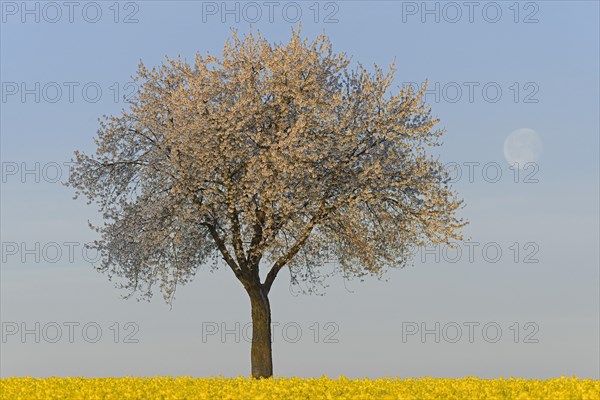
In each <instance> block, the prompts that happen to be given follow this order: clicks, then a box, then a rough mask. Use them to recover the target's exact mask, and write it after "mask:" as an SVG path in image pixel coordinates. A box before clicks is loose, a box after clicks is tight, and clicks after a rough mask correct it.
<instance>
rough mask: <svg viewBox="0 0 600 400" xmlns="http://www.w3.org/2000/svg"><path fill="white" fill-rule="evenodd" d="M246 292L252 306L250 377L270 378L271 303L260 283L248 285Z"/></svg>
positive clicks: (271, 366)
mask: <svg viewBox="0 0 600 400" xmlns="http://www.w3.org/2000/svg"><path fill="white" fill-rule="evenodd" d="M247 292H248V295H249V296H250V305H251V306H252V350H251V355H250V358H251V363H252V377H253V378H270V377H271V376H273V354H272V351H271V305H270V304H269V298H268V295H267V292H266V291H265V289H264V288H263V287H262V285H260V283H258V284H254V285H251V286H249V287H248V288H247Z"/></svg>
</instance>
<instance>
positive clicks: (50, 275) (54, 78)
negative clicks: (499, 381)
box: [0, 1, 600, 379]
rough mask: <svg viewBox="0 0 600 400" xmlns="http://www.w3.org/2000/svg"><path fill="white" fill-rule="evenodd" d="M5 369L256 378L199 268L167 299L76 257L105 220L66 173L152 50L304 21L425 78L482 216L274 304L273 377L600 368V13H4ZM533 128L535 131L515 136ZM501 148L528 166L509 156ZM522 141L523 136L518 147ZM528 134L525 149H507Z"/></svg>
mask: <svg viewBox="0 0 600 400" xmlns="http://www.w3.org/2000/svg"><path fill="white" fill-rule="evenodd" d="M0 8H1V12H2V13H1V18H2V20H1V25H0V49H1V50H0V75H1V76H0V81H1V84H2V92H1V96H2V98H1V102H0V106H1V115H0V131H1V140H0V145H1V151H0V156H1V166H2V177H1V178H2V181H1V184H2V187H1V196H0V200H1V229H0V234H1V245H2V255H1V257H2V259H1V263H2V266H1V271H0V280H1V282H0V290H1V293H0V301H1V302H0V313H1V315H0V320H1V322H2V341H1V342H0V346H1V352H0V354H1V356H0V376H2V377H8V376H40V377H44V376H126V375H131V376H154V375H192V376H211V375H213V376H215V375H223V376H240V375H243V376H247V375H249V373H250V357H249V356H250V343H249V337H248V336H249V332H250V330H248V329H247V328H248V323H249V322H250V305H249V301H248V299H247V295H246V294H245V293H244V291H243V289H242V287H241V285H240V284H239V283H238V282H237V281H236V280H235V279H234V277H233V275H232V274H231V271H230V270H228V269H225V268H221V269H220V270H218V271H216V272H213V273H211V272H209V268H208V267H207V268H203V269H201V270H200V271H199V272H198V274H197V275H196V277H195V279H194V281H193V282H192V283H190V284H188V285H187V286H183V287H179V288H178V290H177V295H176V299H175V301H174V303H173V306H172V307H170V306H169V305H166V304H165V303H164V302H163V300H162V296H161V295H160V293H157V294H156V295H155V296H154V298H153V299H152V301H151V302H149V303H148V302H138V301H136V300H135V299H129V300H124V299H121V296H122V295H123V294H125V293H124V292H123V291H120V290H119V289H117V288H115V287H114V282H110V281H109V280H108V278H107V277H106V276H105V275H103V274H101V273H98V272H96V271H95V270H94V267H93V264H94V261H95V260H96V259H97V255H96V254H94V253H93V252H91V251H87V250H85V249H84V247H83V246H84V244H85V243H87V242H90V241H92V240H94V239H95V238H96V236H95V235H96V234H95V233H94V232H93V231H91V230H90V229H89V228H88V225H87V224H88V221H96V222H98V221H100V217H99V215H98V213H97V210H96V209H95V207H94V206H92V205H87V204H86V202H85V200H84V199H78V200H73V199H72V197H73V195H74V193H73V191H72V189H70V188H67V187H64V186H63V185H62V184H61V182H64V181H65V180H66V179H67V178H68V174H69V161H70V160H71V158H72V157H73V151H74V150H75V149H80V150H84V151H87V152H91V151H93V149H94V144H93V138H94V135H95V132H96V129H97V128H98V120H97V119H98V118H99V117H101V116H102V115H104V114H108V115H111V114H112V115H114V114H118V113H120V110H121V109H123V108H124V107H126V106H127V105H126V103H125V102H124V101H123V100H122V96H124V95H127V94H131V93H132V92H133V91H135V89H136V88H135V86H134V85H133V84H132V83H131V80H132V79H131V76H132V75H133V74H134V73H135V70H136V67H137V65H138V64H139V62H140V60H141V61H143V62H144V63H145V64H146V65H149V66H156V65H159V64H160V63H161V62H163V61H164V57H165V55H168V56H171V57H175V56H177V55H181V56H182V57H185V58H187V59H190V60H191V59H192V58H193V56H194V54H195V53H196V52H200V53H202V54H206V53H207V52H210V53H211V54H213V55H218V54H219V53H220V50H221V49H222V47H223V44H224V42H225V40H226V39H227V38H228V37H229V36H230V34H231V29H238V30H239V31H240V32H241V33H246V32H248V31H249V29H250V26H252V29H253V30H259V31H260V32H261V33H262V34H263V35H264V36H265V37H266V38H267V39H268V40H269V41H277V42H278V41H284V42H285V41H287V40H288V39H289V37H290V33H291V29H292V28H296V27H297V26H298V25H299V24H301V27H302V34H303V35H304V36H307V37H309V38H314V37H315V36H317V35H319V34H321V33H324V34H326V35H328V36H329V37H330V39H331V41H332V43H333V46H334V51H336V52H342V51H343V52H346V53H347V54H349V55H351V56H352V60H353V65H356V64H357V63H361V64H363V65H365V66H368V67H371V66H373V65H374V64H377V65H380V66H382V67H387V66H388V65H389V64H390V63H392V62H394V60H395V62H396V67H397V72H396V76H395V81H394V87H395V88H396V90H397V88H398V87H399V86H402V85H406V84H410V83H411V82H413V83H415V84H418V85H419V84H421V83H422V82H424V81H425V80H427V81H428V82H429V90H428V94H427V98H426V100H427V102H428V103H429V104H430V105H431V107H432V110H433V113H434V114H435V115H436V116H437V117H439V119H440V127H441V128H444V129H445V130H446V134H445V135H444V137H443V142H444V144H443V146H442V147H439V148H436V149H435V151H436V152H438V153H439V155H440V157H441V159H442V160H443V161H444V162H445V163H447V165H448V168H452V171H454V172H453V173H454V175H453V176H454V179H453V181H454V188H455V189H456V190H457V191H458V192H459V193H460V195H461V196H462V197H463V198H464V199H465V204H466V205H465V207H464V209H462V210H461V216H463V217H465V218H467V219H468V220H469V221H470V224H469V225H468V226H467V227H466V228H465V231H464V233H465V236H466V239H465V242H464V243H461V244H460V245H459V247H458V250H456V249H448V248H445V247H441V246H438V247H430V248H423V249H416V250H415V255H414V258H413V262H412V263H411V265H409V266H406V267H405V268H401V269H393V270H390V271H389V272H388V273H386V274H385V276H384V279H383V280H377V279H366V280H365V281H364V282H360V281H345V280H344V278H343V277H341V276H335V277H332V278H330V279H329V280H328V284H329V285H330V287H329V288H328V289H327V290H326V291H325V294H324V295H323V296H310V295H302V294H299V293H297V291H296V290H295V289H294V288H293V287H291V286H290V285H289V274H287V272H286V273H282V274H280V275H279V277H278V279H277V281H276V282H275V284H274V287H273V290H272V291H271V294H270V299H271V306H272V319H273V321H274V330H273V340H274V342H273V354H274V356H273V357H274V373H275V374H276V375H279V376H302V377H309V376H322V375H327V376H329V377H337V376H340V375H344V376H349V377H383V376H401V377H419V376H434V377H463V376H479V377H483V378H493V377H501V376H503V377H509V376H519V377H527V378H549V377H557V376H571V375H576V376H580V377H591V378H596V379H598V378H600V371H599V368H600V367H599V365H600V347H599V335H600V332H599V328H600V327H599V323H600V317H599V314H600V305H599V303H600V297H599V296H600V294H599V290H600V274H599V263H600V259H599V240H600V238H599V225H600V220H599V218H600V215H599V206H598V204H599V178H600V177H599V158H598V154H599V130H600V123H599V112H598V110H599V109H600V104H599V98H600V96H599V88H600V79H599V72H598V71H600V65H599V47H600V46H599V37H600V35H599V34H600V32H599V3H598V2H596V1H533V2H527V1H518V2H517V1H498V2H435V1H429V2H420V1H419V2H402V1H369V2H367V1H338V2H328V1H321V2H315V1H307V2H278V1H275V2H262V1H257V2H234V1H230V2H226V3H224V2H220V1H219V2H193V1H168V2H167V1H130V2H127V1H121V2H115V1H106V2H105V1H97V2H85V1H81V2H79V1H76V2H72V3H69V2H60V1H58V2H49V3H46V2H37V1H28V2H21V1H18V2H15V1H2V2H1V3H0ZM519 130H521V131H519ZM523 130H525V132H532V131H533V132H534V133H533V137H534V138H535V139H536V140H537V141H538V142H539V143H538V144H539V146H535V145H532V144H531V143H530V144H527V143H528V142H525V144H520V143H522V142H519V141H518V140H517V141H516V142H509V147H510V150H511V151H513V152H515V151H517V152H520V154H521V155H522V157H523V160H525V161H527V162H530V163H529V164H526V165H522V166H521V169H519V168H515V167H514V166H511V165H510V164H509V162H508V161H507V159H506V157H505V151H504V149H505V141H506V140H507V138H508V137H509V135H510V134H511V133H513V132H515V131H519V132H523ZM510 143H513V144H512V145H511V144H510ZM514 143H516V144H514Z"/></svg>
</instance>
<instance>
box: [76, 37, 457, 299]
mask: <svg viewBox="0 0 600 400" xmlns="http://www.w3.org/2000/svg"><path fill="white" fill-rule="evenodd" d="M394 71H395V69H394V66H393V65H392V66H391V67H390V69H389V71H387V72H386V71H384V70H382V69H381V68H379V67H377V66H375V67H374V70H373V71H369V70H367V69H366V68H364V67H363V66H361V65H357V66H356V67H351V60H350V58H349V57H348V56H347V55H346V54H344V53H339V54H337V53H334V52H333V49H332V44H331V43H330V41H329V39H328V38H327V37H326V36H324V35H321V36H319V37H317V38H316V39H315V40H313V41H309V40H308V39H306V38H302V37H301V35H300V32H299V31H293V32H292V36H291V39H290V40H289V42H287V43H269V42H268V41H267V40H266V39H265V38H263V37H262V36H261V35H260V34H259V33H258V34H255V33H250V34H248V35H246V36H244V37H240V36H239V35H238V34H237V33H235V32H234V34H233V36H232V37H231V38H230V39H229V40H228V41H227V43H226V44H225V46H224V49H223V52H222V54H221V56H220V57H215V56H213V55H210V54H208V55H204V56H202V55H200V54H197V55H196V56H195V60H194V62H193V63H191V64H190V63H188V62H186V60H185V59H182V58H181V57H179V58H176V59H167V60H166V61H165V63H164V64H162V65H161V66H159V67H155V68H151V69H149V68H147V67H146V66H145V65H143V64H140V65H139V69H138V72H137V76H136V81H137V82H138V86H139V93H138V94H137V95H136V96H135V98H134V99H132V100H131V104H130V107H129V109H128V110H124V111H123V112H122V114H121V115H119V116H105V118H104V119H103V120H102V121H101V124H100V128H99V130H98V133H97V139H96V146H97V150H96V153H95V154H92V155H86V154H83V153H80V152H76V167H75V168H74V171H73V173H72V175H71V177H70V181H69V183H70V185H71V186H73V187H75V188H76V189H77V194H78V195H79V194H82V195H84V196H86V197H87V198H88V199H89V200H90V201H92V200H95V201H97V203H98V205H99V207H100V209H101V211H102V213H103V217H104V220H105V223H104V224H103V225H102V226H99V227H97V229H98V231H99V232H100V234H101V240H100V241H99V242H98V246H99V249H100V250H101V252H102V253H101V254H102V256H103V257H102V264H101V266H100V269H101V270H103V271H106V272H108V273H109V274H110V275H116V276H119V277H122V278H125V281H126V282H127V283H126V284H125V285H124V286H125V287H126V288H128V289H130V290H131V291H132V292H140V293H141V294H142V295H143V296H144V295H147V296H149V295H151V293H152V287H153V285H155V284H159V285H160V287H161V289H162V292H163V294H164V296H165V299H167V301H170V300H171V299H172V297H173V294H174V292H175V288H176V286H177V285H181V284H185V283H186V282H188V281H189V280H190V279H191V278H192V277H193V276H194V273H195V272H196V270H197V269H198V268H199V267H200V266H202V265H203V264H206V263H207V262H209V260H210V258H211V256H212V255H213V254H214V253H215V252H219V254H220V256H221V257H222V259H223V260H224V261H225V263H226V264H227V265H228V266H229V267H230V268H231V270H232V271H233V272H234V273H235V276H236V277H237V278H238V279H239V280H240V281H241V282H242V284H243V285H244V286H245V287H246V288H247V289H248V285H251V283H252V282H257V281H258V282H259V284H260V287H261V290H263V291H264V293H265V294H268V293H269V290H270V288H271V285H272V284H273V281H274V279H275V277H276V276H277V274H278V273H279V272H280V270H281V269H282V268H284V267H285V268H289V269H290V272H291V273H292V276H293V278H294V279H295V280H297V281H311V280H314V279H317V277H318V276H319V273H320V272H319V271H321V270H322V268H321V267H322V266H323V264H324V263H325V262H326V261H327V260H330V259H333V260H335V261H336V262H337V265H338V267H337V268H338V269H339V270H340V271H342V272H343V273H344V274H346V275H347V276H361V275H365V274H371V275H378V276H379V275H381V273H382V272H383V271H385V269H386V268H388V267H398V266H402V265H405V264H406V262H407V261H408V260H409V259H410V255H411V249H412V248H414V246H422V245H425V244H431V243H440V242H448V241H450V240H452V239H460V232H459V231H460V228H461V227H462V226H463V225H464V224H465V222H464V221H463V220H461V219H458V218H457V217H456V215H455V214H456V210H457V209H458V208H459V207H460V205H461V203H462V201H461V200H459V199H458V198H457V196H456V193H455V192H454V191H453V190H452V188H451V187H450V185H449V176H448V174H447V173H446V171H445V170H444V168H443V165H442V163H441V162H440V161H439V160H438V159H437V158H434V157H433V156H432V155H430V154H428V148H429V147H430V146H435V145H438V144H440V143H439V138H440V136H441V135H442V133H443V131H442V130H440V129H436V124H437V122H438V120H437V119H435V118H434V117H432V115H431V110H430V108H429V107H428V106H427V105H426V104H425V103H424V100H423V99H424V92H423V90H421V91H414V90H413V89H412V88H410V87H407V88H398V90H397V91H396V93H395V94H394V93H393V90H392V89H391V86H392V84H393V79H394ZM260 269H263V272H264V273H263V274H262V278H261V276H260V275H259V271H260Z"/></svg>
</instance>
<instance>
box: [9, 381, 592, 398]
mask: <svg viewBox="0 0 600 400" xmlns="http://www.w3.org/2000/svg"><path fill="white" fill-rule="evenodd" d="M0 398H1V399H2V400H9V399H28V400H35V399H44V400H47V399H61V400H62V399H82V400H83V399H85V400H95V399H119V400H126V399H165V400H166V399H169V400H171V399H172V400H175V399H265V400H266V399H269V400H270V399H274V400H277V399H293V400H300V399H418V400H424V399H438V398H440V399H519V400H524V399H554V400H561V399H600V381H598V380H592V379H578V378H566V377H561V378H556V379H549V380H529V379H515V378H509V379H503V378H501V379H489V380H488V379H478V378H461V379H437V378H418V379H396V378H388V379H348V378H344V377H340V378H338V379H329V378H326V377H322V378H311V379H302V378H275V379H266V380H265V379H261V380H254V379H247V378H243V377H240V378H233V379H231V378H191V377H178V378H171V377H155V378H130V377H127V378H44V379H41V378H40V379H36V378H5V379H1V380H0Z"/></svg>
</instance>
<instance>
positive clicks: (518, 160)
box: [504, 128, 542, 169]
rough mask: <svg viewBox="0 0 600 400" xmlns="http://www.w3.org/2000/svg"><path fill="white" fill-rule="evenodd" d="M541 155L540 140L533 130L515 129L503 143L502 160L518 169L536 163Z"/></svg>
mask: <svg viewBox="0 0 600 400" xmlns="http://www.w3.org/2000/svg"><path fill="white" fill-rule="evenodd" d="M541 153H542V139H541V137H540V135H539V133H537V132H536V131H534V130H533V129H529V128H521V129H517V130H516V131H513V132H511V134H510V135H508V136H507V137H506V140H505V141H504V158H506V161H507V162H508V163H509V164H510V165H515V164H516V167H517V168H519V169H523V168H524V167H525V164H527V163H534V162H536V161H537V160H538V159H539V158H540V154H541Z"/></svg>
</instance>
